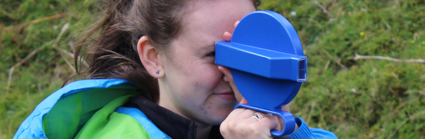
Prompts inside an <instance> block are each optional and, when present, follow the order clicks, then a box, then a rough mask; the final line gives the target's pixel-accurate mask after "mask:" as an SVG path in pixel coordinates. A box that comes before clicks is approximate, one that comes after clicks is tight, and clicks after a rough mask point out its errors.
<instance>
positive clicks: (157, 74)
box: [137, 36, 165, 78]
mask: <svg viewBox="0 0 425 139" xmlns="http://www.w3.org/2000/svg"><path fill="white" fill-rule="evenodd" d="M137 53H138V54H139V58H140V61H142V64H143V66H144V67H145V69H146V70H147V71H148V73H149V74H150V75H151V76H152V77H154V78H161V77H163V76H164V75H165V73H164V68H163V65H162V64H161V62H160V61H161V60H160V58H161V57H160V53H159V52H158V50H157V49H156V48H155V47H154V46H153V45H152V44H151V43H149V39H148V37H146V36H142V37H141V38H140V39H139V42H138V43H137Z"/></svg>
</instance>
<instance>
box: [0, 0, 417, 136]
mask: <svg viewBox="0 0 425 139" xmlns="http://www.w3.org/2000/svg"><path fill="white" fill-rule="evenodd" d="M260 9H268V10H274V11H276V12H279V13H281V14H282V15H284V16H285V17H286V18H287V19H288V20H289V21H290V22H291V23H292V24H293V25H294V27H295V29H296V30H297V31H298V34H299V36H300V38H301V40H302V43H303V46H304V50H305V54H306V55H307V56H308V58H309V63H308V66H309V67H308V81H307V82H306V83H304V84H303V86H302V89H301V90H300V92H299V94H298V95H297V97H296V98H295V99H294V100H293V102H292V104H291V111H292V113H293V114H294V115H297V116H301V117H302V118H303V119H304V120H305V121H306V122H307V123H308V124H309V125H310V126H311V127H319V128H323V129H326V130H330V131H333V132H334V133H335V134H336V135H337V136H338V137H340V138H425V135H424V134H423V133H425V117H424V116H423V115H425V64H424V63H407V62H394V61H387V60H377V59H359V60H354V59H353V58H352V57H353V56H355V55H356V54H359V55H375V56H387V57H393V58H398V59H425V55H424V53H425V36H424V35H425V34H424V33H425V30H424V29H425V2H424V1H423V0H409V1H399V0H381V1H370V0H363V1H358V0H342V1H341V0H340V1H338V0H317V1H314V0H269V1H266V0H264V1H263V2H262V6H261V7H260ZM0 10H1V13H0V21H1V22H0V29H1V34H0V60H1V61H2V62H1V63H0V71H2V72H1V73H0V79H1V80H0V86H2V87H0V119H1V121H0V138H6V139H8V138H12V136H13V135H14V133H15V132H16V130H17V128H18V127H19V125H20V123H21V122H22V121H23V120H24V119H25V117H26V116H28V115H29V114H30V113H31V112H32V110H33V109H34V108H35V106H36V105H37V104H38V103H39V102H40V101H41V100H43V99H44V98H45V97H47V96H48V95H49V94H50V93H52V92H54V91H55V90H57V89H58V88H60V87H61V85H62V83H63V82H64V81H65V80H66V79H68V77H70V75H72V74H74V71H73V70H72V66H73V64H67V61H69V62H71V63H72V58H71V57H70V56H68V55H67V54H66V53H63V55H61V53H60V52H64V51H68V52H71V53H72V52H73V46H74V45H75V44H76V41H77V40H78V39H79V37H80V35H81V32H82V31H84V30H87V28H89V27H88V26H91V25H92V23H93V22H94V21H95V19H96V18H98V16H97V15H98V8H97V6H96V4H95V1H92V0H85V1H82V0H79V1H69V0H40V1H35V0H16V1H14V0H4V1H2V2H1V5H0ZM42 19H43V20H42ZM66 24H69V27H68V28H67V30H64V31H61V30H62V29H63V28H64V26H65V25H66ZM61 32H62V33H61ZM60 34H61V35H60ZM59 36H60V37H59ZM35 50H36V51H35ZM34 51H35V52H34ZM32 52H34V55H33V56H32V57H29V58H27V60H25V61H23V62H21V61H22V60H23V59H25V57H26V56H28V55H29V54H30V53H32ZM17 63H21V64H20V65H17V66H15V68H13V72H12V74H10V71H11V68H12V67H13V66H14V65H16V64H17Z"/></svg>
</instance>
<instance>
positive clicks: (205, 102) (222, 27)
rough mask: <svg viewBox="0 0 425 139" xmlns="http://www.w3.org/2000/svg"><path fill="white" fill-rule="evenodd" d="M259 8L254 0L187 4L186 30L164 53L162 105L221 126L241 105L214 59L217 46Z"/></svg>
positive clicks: (202, 121) (191, 117)
mask: <svg viewBox="0 0 425 139" xmlns="http://www.w3.org/2000/svg"><path fill="white" fill-rule="evenodd" d="M253 11H255V7H254V5H253V3H252V1H251V0H199V1H191V2H189V4H188V5H187V6H186V7H185V16H184V18H183V22H182V28H181V32H180V34H179V35H178V36H177V37H176V38H175V39H174V40H173V41H172V42H171V46H170V47H169V49H168V50H167V52H166V53H165V55H161V59H162V60H161V61H162V67H163V68H164V72H165V76H163V77H162V78H160V79H159V84H160V92H161V93H160V94H161V95H160V102H159V104H160V105H161V106H163V107H165V108H167V109H169V110H171V111H173V112H175V113H178V114H180V115H182V116H184V117H186V118H189V119H192V120H195V121H197V122H200V123H204V124H210V125H218V124H220V123H221V122H222V121H223V120H224V119H225V118H226V117H227V115H228V114H229V113H230V112H231V111H232V110H233V108H234V106H235V105H236V104H237V101H236V99H235V96H234V94H233V91H232V89H231V88H230V85H229V84H228V83H227V82H225V81H224V80H223V74H222V73H221V72H220V71H219V70H218V68H217V67H218V66H217V65H216V64H215V63H214V61H215V60H214V49H215V48H214V47H215V46H214V44H215V42H216V41H220V40H223V33H224V32H225V31H227V32H233V29H234V26H233V25H234V23H235V22H236V21H238V20H241V19H242V17H244V16H245V15H247V14H248V13H250V12H253Z"/></svg>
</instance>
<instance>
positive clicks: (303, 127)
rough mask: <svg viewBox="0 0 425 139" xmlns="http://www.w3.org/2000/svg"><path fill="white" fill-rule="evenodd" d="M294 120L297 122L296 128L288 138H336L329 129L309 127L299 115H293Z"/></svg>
mask: <svg viewBox="0 0 425 139" xmlns="http://www.w3.org/2000/svg"><path fill="white" fill-rule="evenodd" d="M295 122H296V123H297V124H298V129H297V131H295V132H294V133H293V134H291V135H290V136H289V137H288V139H337V137H336V136H335V134H334V133H332V132H330V131H327V130H323V129H319V128H313V129H310V127H308V125H307V123H305V122H304V121H303V120H302V119H301V118H300V117H295Z"/></svg>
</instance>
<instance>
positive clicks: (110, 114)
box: [15, 0, 335, 139]
mask: <svg viewBox="0 0 425 139" xmlns="http://www.w3.org/2000/svg"><path fill="white" fill-rule="evenodd" d="M258 3H259V1H257V0H167V1H165V0H109V1H108V4H107V9H106V12H105V13H106V15H105V18H104V19H103V20H102V21H101V22H100V23H99V25H98V26H97V27H95V28H94V29H93V30H92V31H91V32H90V33H89V34H88V35H87V36H86V37H85V38H84V39H83V42H84V41H85V39H87V38H88V37H90V36H91V35H92V34H93V33H94V32H95V31H97V30H101V31H100V34H99V36H98V37H97V39H96V42H95V43H94V44H93V45H92V46H91V51H90V53H91V56H92V57H91V65H90V67H89V70H88V72H89V73H90V80H82V81H77V82H74V83H71V84H69V85H67V86H65V87H64V88H62V89H60V90H58V91H57V92H55V93H53V94H52V95H51V96H49V97H48V98H46V100H45V101H43V102H42V103H40V104H39V106H37V108H36V109H35V110H34V112H33V113H32V114H31V115H30V116H29V117H28V118H27V119H26V120H25V121H24V123H22V125H21V127H20V128H19V130H18V132H17V133H16V136H15V138H21V137H22V138H28V137H35V138H38V137H44V138H46V137H48V138H197V139H207V138H223V137H224V138H253V139H261V138H273V137H272V136H271V135H270V130H272V129H277V130H281V129H283V127H284V126H285V125H282V122H281V121H280V120H279V119H278V118H277V117H275V116H273V115H269V114H264V113H261V112H255V111H253V110H249V109H237V110H233V108H234V107H235V105H236V104H238V102H241V103H246V100H243V98H242V96H241V95H240V93H239V92H238V90H237V88H236V86H234V81H233V79H232V76H231V73H230V71H229V69H226V68H225V67H219V66H217V65H215V63H214V43H215V42H216V41H220V40H223V39H225V40H230V38H231V32H232V31H233V29H234V26H235V22H236V21H238V20H240V19H242V17H244V16H245V15H247V14H248V13H250V12H253V11H255V10H256V6H257V5H258ZM236 24H237V23H236ZM80 48H81V45H80V47H79V48H78V49H77V52H76V55H78V52H79V50H80ZM76 64H77V60H76ZM283 109H284V110H287V111H289V107H287V106H284V107H283ZM253 115H255V116H256V117H252V116H253ZM297 127H298V129H297V130H296V131H295V132H294V133H293V134H292V135H290V136H289V138H318V137H319V138H320V137H322V138H335V135H333V133H331V132H328V131H324V130H320V129H310V128H309V127H308V126H307V124H306V123H304V122H303V121H302V120H301V119H300V118H299V117H298V118H297Z"/></svg>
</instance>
